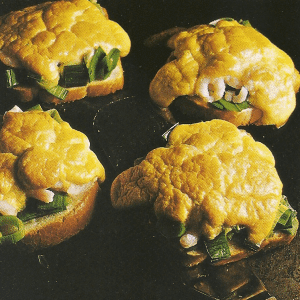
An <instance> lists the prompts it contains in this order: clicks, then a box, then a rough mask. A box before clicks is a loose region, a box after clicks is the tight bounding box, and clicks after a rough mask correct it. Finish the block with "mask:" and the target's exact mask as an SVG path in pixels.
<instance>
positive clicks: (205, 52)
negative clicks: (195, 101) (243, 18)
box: [149, 20, 300, 127]
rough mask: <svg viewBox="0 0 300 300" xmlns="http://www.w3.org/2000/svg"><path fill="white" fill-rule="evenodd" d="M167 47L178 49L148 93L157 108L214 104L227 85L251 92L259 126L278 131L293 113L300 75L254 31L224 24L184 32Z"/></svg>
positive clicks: (289, 61) (222, 22)
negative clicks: (189, 101) (181, 102)
mask: <svg viewBox="0 0 300 300" xmlns="http://www.w3.org/2000/svg"><path fill="white" fill-rule="evenodd" d="M168 46H169V47H170V48H171V49H173V50H174V51H173V52H172V55H171V56H172V61H170V62H168V63H167V64H166V65H164V66H163V67H162V68H161V69H160V70H159V71H158V72H157V74H156V76H155V77H154V79H153V80H152V82H151V84H150V89H149V90H150V95H151V98H152V99H153V101H154V102H155V103H156V104H158V105H159V106H161V107H168V106H169V105H170V104H171V103H172V102H173V100H174V99H175V98H177V97H179V96H185V95H187V96H198V97H199V101H202V102H205V103H208V102H213V101H216V100H219V99H221V98H222V96H223V95H224V88H225V84H228V85H230V86H232V87H234V88H237V89H241V88H242V87H245V88H246V89H247V91H248V93H249V94H248V95H249V97H248V101H249V102H250V103H251V105H252V106H253V107H254V108H257V109H259V110H261V111H262V116H261V118H259V120H257V121H255V123H256V124H257V125H262V124H264V125H276V126H277V127H280V126H282V125H283V124H285V123H286V121H287V119H288V118H289V116H290V115H291V113H292V112H293V110H294V108H295V105H296V97H295V92H297V91H298V89H299V85H300V75H299V73H298V71H297V70H296V69H295V67H294V64H293V61H292V60H291V58H290V57H289V56H288V55H287V54H286V53H285V52H283V51H282V50H280V49H279V48H277V47H276V46H275V45H274V44H272V43H271V42H270V41H269V40H268V39H267V38H266V37H265V36H263V35H262V34H261V33H259V32H258V31H257V30H255V29H254V28H252V27H249V26H243V25H242V24H239V23H238V22H236V21H225V20H220V21H219V22H217V23H216V25H215V26H211V25H199V26H195V27H193V28H190V29H188V30H184V31H182V32H180V33H178V34H176V35H174V36H173V37H171V38H170V40H169V41H168Z"/></svg>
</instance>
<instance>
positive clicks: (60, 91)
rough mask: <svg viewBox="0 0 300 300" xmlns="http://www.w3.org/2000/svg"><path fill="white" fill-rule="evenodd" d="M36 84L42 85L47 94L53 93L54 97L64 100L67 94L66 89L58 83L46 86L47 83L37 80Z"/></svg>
mask: <svg viewBox="0 0 300 300" xmlns="http://www.w3.org/2000/svg"><path fill="white" fill-rule="evenodd" d="M37 82H38V84H39V85H40V86H41V87H43V88H44V89H45V90H46V91H47V92H48V93H49V94H51V95H53V96H54V97H56V98H58V99H60V100H65V99H66V97H67V95H68V90H67V89H66V88H64V87H62V86H60V85H56V86H52V87H48V86H47V83H45V82H42V81H37Z"/></svg>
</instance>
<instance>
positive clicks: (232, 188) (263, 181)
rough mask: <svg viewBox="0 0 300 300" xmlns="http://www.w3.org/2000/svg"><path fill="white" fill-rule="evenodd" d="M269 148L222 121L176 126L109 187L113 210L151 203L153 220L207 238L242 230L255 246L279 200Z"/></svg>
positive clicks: (278, 183) (265, 232)
mask: <svg viewBox="0 0 300 300" xmlns="http://www.w3.org/2000/svg"><path fill="white" fill-rule="evenodd" d="M274 165H275V161H274V157H273V155H272V153H271V152H270V150H269V149H268V148H267V147H266V146H264V145H263V144H261V143H259V142H255V141H254V140H253V138H252V137H251V136H250V135H249V134H247V133H246V132H245V131H241V130H239V129H237V128H236V126H235V125H233V124H231V123H228V122H226V121H222V120H213V121H210V122H202V123H196V124H192V125H179V126H177V127H176V128H175V129H174V130H173V131H172V132H171V134H170V136H169V141H168V145H167V147H162V148H157V149H154V150H153V151H151V152H149V153H148V155H147V156H146V158H145V159H144V160H143V161H142V162H141V163H140V164H139V165H137V166H135V167H132V168H130V169H128V170H127V171H125V172H123V173H121V174H120V175H119V176H118V177H117V178H116V180H115V181H114V183H113V185H112V192H111V198H112V203H113V205H114V206H115V207H130V206H135V205H143V204H153V205H154V210H155V213H156V215H157V216H162V215H165V216H168V217H169V218H171V219H173V220H176V221H180V222H183V223H186V226H187V228H188V230H189V231H191V232H197V234H198V235H204V236H206V237H207V238H209V239H213V238H214V237H216V236H217V235H218V234H219V233H220V232H221V231H222V230H223V229H224V228H230V227H232V226H235V225H241V226H246V227H247V228H248V230H249V240H250V241H251V242H252V243H254V244H260V243H261V242H262V241H263V240H264V239H265V238H266V237H267V235H268V234H269V232H270V230H271V228H272V225H273V222H274V219H275V216H276V212H277V209H278V205H279V202H280V199H281V197H282V183H281V181H280V178H279V176H278V174H277V171H276V169H275V166H274Z"/></svg>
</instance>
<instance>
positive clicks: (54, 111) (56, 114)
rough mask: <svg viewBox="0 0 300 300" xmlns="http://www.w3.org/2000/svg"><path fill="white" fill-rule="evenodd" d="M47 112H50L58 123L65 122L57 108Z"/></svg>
mask: <svg viewBox="0 0 300 300" xmlns="http://www.w3.org/2000/svg"><path fill="white" fill-rule="evenodd" d="M46 113H48V114H49V115H50V116H51V117H52V118H53V119H54V120H55V121H56V122H57V123H59V124H60V123H62V122H64V121H63V119H62V118H61V117H60V114H59V112H58V111H57V110H56V109H55V108H53V109H49V110H47V111H46Z"/></svg>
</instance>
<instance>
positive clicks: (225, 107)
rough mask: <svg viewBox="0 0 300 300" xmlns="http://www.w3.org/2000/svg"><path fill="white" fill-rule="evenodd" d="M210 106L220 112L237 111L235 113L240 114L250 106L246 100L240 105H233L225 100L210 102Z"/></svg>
mask: <svg viewBox="0 0 300 300" xmlns="http://www.w3.org/2000/svg"><path fill="white" fill-rule="evenodd" d="M211 105H213V106H214V107H216V108H218V109H221V110H227V111H237V112H240V111H242V110H244V109H246V108H249V107H251V104H250V103H249V102H248V101H247V100H245V101H243V102H241V103H233V102H229V101H227V100H225V99H220V100H218V101H215V102H212V103H211Z"/></svg>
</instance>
